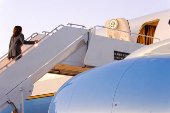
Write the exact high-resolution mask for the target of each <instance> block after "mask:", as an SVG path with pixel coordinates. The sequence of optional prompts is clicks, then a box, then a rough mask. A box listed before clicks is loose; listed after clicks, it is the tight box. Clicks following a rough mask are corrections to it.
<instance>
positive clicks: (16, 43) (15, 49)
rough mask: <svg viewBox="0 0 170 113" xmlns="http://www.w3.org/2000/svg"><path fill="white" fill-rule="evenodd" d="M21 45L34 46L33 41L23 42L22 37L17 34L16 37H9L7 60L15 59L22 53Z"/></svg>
mask: <svg viewBox="0 0 170 113" xmlns="http://www.w3.org/2000/svg"><path fill="white" fill-rule="evenodd" d="M23 44H35V42H34V41H26V40H24V35H23V34H19V35H18V36H17V37H14V38H13V37H11V40H10V44H9V52H8V58H15V57H17V56H18V55H20V54H21V53H22V51H21V46H22V45H23Z"/></svg>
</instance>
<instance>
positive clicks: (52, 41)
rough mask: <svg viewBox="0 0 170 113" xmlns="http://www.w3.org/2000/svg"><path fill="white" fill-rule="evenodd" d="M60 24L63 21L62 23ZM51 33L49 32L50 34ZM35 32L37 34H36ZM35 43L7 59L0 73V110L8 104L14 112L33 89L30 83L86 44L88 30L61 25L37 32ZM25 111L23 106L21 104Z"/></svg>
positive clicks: (4, 60) (3, 60)
mask: <svg viewBox="0 0 170 113" xmlns="http://www.w3.org/2000/svg"><path fill="white" fill-rule="evenodd" d="M62 26H63V25H62ZM50 34H51V35H50ZM37 36H38V35H37ZM38 38H40V40H39V41H40V42H39V43H38V46H36V47H35V46H27V47H26V46H25V51H24V52H23V53H22V55H23V57H22V58H20V59H19V60H18V61H16V62H14V61H8V62H7V61H6V60H7V58H4V59H2V60H1V61H2V62H5V63H6V62H7V64H5V65H4V66H1V70H2V71H1V73H0V111H2V110H3V109H4V108H6V107H7V106H8V105H9V104H11V105H12V107H13V108H14V109H15V111H16V112H18V110H19V109H20V104H21V103H22V105H23V104H24V100H26V99H27V98H28V97H29V96H30V95H31V93H32V91H33V84H34V83H35V82H36V81H38V80H39V79H40V78H41V77H42V76H43V75H44V74H46V73H47V72H49V71H50V70H51V69H52V68H54V67H55V66H56V65H57V64H59V63H60V62H62V61H63V60H64V59H66V58H67V57H68V56H69V55H71V54H72V53H73V52H75V51H76V50H77V49H78V48H80V47H81V46H83V45H85V43H86V42H87V39H88V30H87V29H84V28H73V27H69V26H63V27H62V28H61V29H59V30H57V32H55V33H53V32H49V33H48V34H47V35H45V36H42V35H41V36H40V35H39V37H37V38H34V39H38ZM14 60H15V59H14ZM22 110H23V111H24V107H22Z"/></svg>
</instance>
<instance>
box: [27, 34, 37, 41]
mask: <svg viewBox="0 0 170 113" xmlns="http://www.w3.org/2000/svg"><path fill="white" fill-rule="evenodd" d="M37 35H39V33H37V32H35V33H33V34H32V35H31V36H30V37H28V38H27V39H26V40H27V41H28V40H29V39H30V40H31V39H33V38H34V37H36V36H37Z"/></svg>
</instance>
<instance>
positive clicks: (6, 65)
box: [0, 24, 64, 70]
mask: <svg viewBox="0 0 170 113" xmlns="http://www.w3.org/2000/svg"><path fill="white" fill-rule="evenodd" d="M60 26H64V25H62V24H61V25H59V26H58V27H56V28H55V29H53V30H52V31H51V32H50V33H53V31H55V30H56V29H58V28H59V27H60ZM50 33H48V34H47V35H45V36H44V37H42V38H41V39H40V40H39V42H40V41H41V40H43V39H44V38H45V37H46V36H48V35H49V34H50ZM33 46H34V45H32V46H30V47H29V48H27V49H26V50H25V51H24V52H22V53H21V54H19V55H18V56H17V57H15V58H14V59H12V61H10V62H8V63H7V64H5V65H4V66H3V67H2V68H0V70H2V69H3V68H5V67H8V65H9V64H10V63H11V62H13V61H14V60H16V59H17V58H18V57H20V56H21V55H22V54H24V53H25V52H26V51H28V50H29V49H30V48H32V47H33Z"/></svg>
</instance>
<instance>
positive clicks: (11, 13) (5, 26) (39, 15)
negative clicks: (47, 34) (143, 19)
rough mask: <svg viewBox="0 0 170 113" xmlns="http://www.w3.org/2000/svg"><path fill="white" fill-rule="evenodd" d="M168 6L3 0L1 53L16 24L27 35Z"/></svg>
mask: <svg viewBox="0 0 170 113" xmlns="http://www.w3.org/2000/svg"><path fill="white" fill-rule="evenodd" d="M167 9H170V1H168V0H117V1H116V0H0V15H1V16H0V34H1V36H0V48H1V49H0V56H2V55H3V54H5V53H7V51H8V46H9V40H10V37H11V35H12V31H13V28H14V26H16V25H20V26H22V27H23V34H24V35H25V38H27V37H29V36H30V35H31V34H32V33H34V32H39V33H41V32H42V31H44V30H45V31H51V30H52V29H54V28H55V27H56V26H58V25H59V24H64V25H66V24H67V23H76V24H82V25H85V26H86V27H92V26H95V25H105V22H106V21H107V20H110V19H112V18H120V17H123V18H126V19H133V18H136V17H140V16H144V15H147V14H151V13H154V12H159V11H163V10H167Z"/></svg>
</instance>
